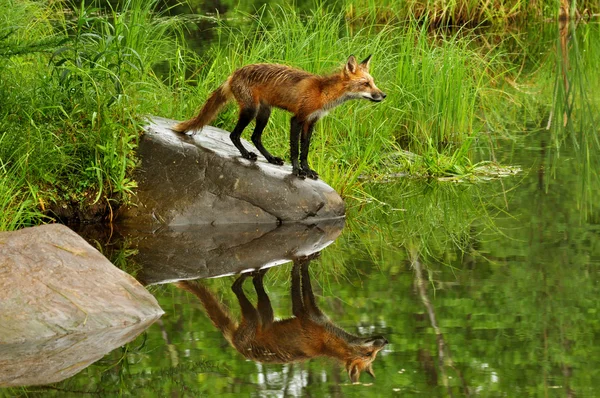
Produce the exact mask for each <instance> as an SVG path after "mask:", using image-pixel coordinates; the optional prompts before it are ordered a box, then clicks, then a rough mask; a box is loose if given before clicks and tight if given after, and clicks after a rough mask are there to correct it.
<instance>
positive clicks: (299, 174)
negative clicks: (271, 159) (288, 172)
mask: <svg viewBox="0 0 600 398" xmlns="http://www.w3.org/2000/svg"><path fill="white" fill-rule="evenodd" d="M292 174H293V175H295V176H296V177H298V178H299V179H301V180H304V179H305V178H306V171H304V170H302V169H293V170H292Z"/></svg>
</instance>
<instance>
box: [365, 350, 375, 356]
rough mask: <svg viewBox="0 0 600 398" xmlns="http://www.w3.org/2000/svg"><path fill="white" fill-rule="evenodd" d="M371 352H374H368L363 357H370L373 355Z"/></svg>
mask: <svg viewBox="0 0 600 398" xmlns="http://www.w3.org/2000/svg"><path fill="white" fill-rule="evenodd" d="M373 352H374V351H369V352H367V353H366V354H365V356H366V357H370V356H371V355H373Z"/></svg>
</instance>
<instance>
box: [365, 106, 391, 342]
mask: <svg viewBox="0 0 600 398" xmlns="http://www.w3.org/2000/svg"><path fill="white" fill-rule="evenodd" d="M384 98H385V94H384ZM369 342H370V343H371V344H373V345H374V346H375V347H383V346H384V345H386V344H388V341H387V339H386V338H385V337H383V336H375V337H373V338H371V339H370V340H369Z"/></svg>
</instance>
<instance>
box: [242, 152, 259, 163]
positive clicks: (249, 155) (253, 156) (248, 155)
mask: <svg viewBox="0 0 600 398" xmlns="http://www.w3.org/2000/svg"><path fill="white" fill-rule="evenodd" d="M242 157H243V158H244V159H248V160H251V161H253V162H254V161H256V159H258V156H257V155H256V154H255V153H254V152H248V153H246V154H243V155H242Z"/></svg>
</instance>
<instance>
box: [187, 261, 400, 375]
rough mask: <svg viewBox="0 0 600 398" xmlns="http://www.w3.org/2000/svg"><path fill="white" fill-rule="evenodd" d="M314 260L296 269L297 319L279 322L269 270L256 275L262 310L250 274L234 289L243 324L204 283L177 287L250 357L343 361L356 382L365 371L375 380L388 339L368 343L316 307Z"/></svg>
mask: <svg viewBox="0 0 600 398" xmlns="http://www.w3.org/2000/svg"><path fill="white" fill-rule="evenodd" d="M311 258H313V257H304V258H302V259H298V260H296V261H294V265H293V268H292V312H293V314H294V317H292V318H288V319H284V320H278V321H274V318H273V308H272V307H271V302H270V300H269V296H267V293H266V292H265V289H264V287H263V276H264V275H265V273H266V269H264V270H260V271H256V272H254V274H253V275H254V277H253V280H252V281H253V284H254V289H255V290H256V294H257V296H258V304H257V308H255V307H254V306H253V305H252V303H250V301H249V300H248V298H247V297H246V295H245V294H244V291H243V289H242V284H243V283H244V280H245V279H246V277H247V274H242V275H241V276H240V277H239V278H238V279H237V280H236V281H235V282H234V283H233V286H232V287H231V288H232V290H233V292H234V293H235V295H236V296H237V298H238V301H239V303H240V307H241V311H242V320H241V322H240V324H239V325H237V324H236V323H235V322H234V321H233V320H232V319H231V317H230V315H229V313H228V311H227V309H226V308H225V307H224V306H223V305H222V304H221V303H220V302H219V301H218V300H217V299H216V297H215V296H214V295H213V294H212V293H211V292H210V291H209V290H208V289H207V288H206V287H205V286H203V285H202V284H200V283H197V282H190V281H182V282H177V286H178V287H180V288H182V289H185V290H187V291H189V292H191V293H193V294H194V295H196V296H197V297H198V298H199V299H200V301H201V302H202V305H203V306H204V308H205V310H206V312H207V314H208V317H209V318H210V320H211V321H212V323H213V324H214V325H215V326H216V327H217V328H218V329H219V330H221V332H222V333H223V336H224V337H225V339H227V341H228V342H229V343H230V344H231V345H232V346H233V347H234V348H235V349H236V350H237V351H239V352H240V353H241V354H242V355H243V356H244V357H246V358H248V359H251V360H254V361H258V362H266V363H288V362H297V361H303V360H307V359H310V358H314V357H318V356H327V357H333V358H336V359H338V360H339V361H341V362H343V363H344V365H345V366H346V370H347V372H348V375H349V376H350V379H351V380H352V382H353V383H357V382H358V380H359V377H360V373H361V372H362V371H363V370H364V371H366V372H367V373H368V374H369V375H371V376H372V377H375V373H373V367H372V363H373V361H374V360H375V357H376V356H377V353H378V352H379V351H380V350H381V349H382V348H383V347H384V346H385V345H386V344H387V343H388V341H387V340H386V339H385V338H384V337H383V336H373V337H368V338H362V337H358V336H354V335H352V334H350V333H347V332H346V331H344V330H343V329H341V328H339V327H337V326H336V325H334V324H333V323H332V322H331V321H330V320H329V318H328V317H327V316H326V315H325V314H323V313H322V312H321V310H320V309H319V307H317V304H316V302H315V297H314V295H313V292H312V287H311V284H310V276H309V273H308V264H309V263H310V260H311Z"/></svg>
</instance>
